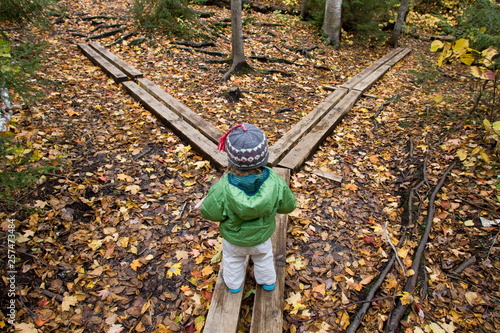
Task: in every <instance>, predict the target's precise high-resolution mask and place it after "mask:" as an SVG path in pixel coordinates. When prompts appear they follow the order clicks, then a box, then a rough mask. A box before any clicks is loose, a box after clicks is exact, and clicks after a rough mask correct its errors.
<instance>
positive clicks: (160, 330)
mask: <svg viewBox="0 0 500 333" xmlns="http://www.w3.org/2000/svg"><path fill="white" fill-rule="evenodd" d="M153 333H172V331H171V330H170V329H169V328H167V327H166V326H164V325H163V324H159V325H158V327H157V328H156V330H154V331H153Z"/></svg>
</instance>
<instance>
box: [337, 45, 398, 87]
mask: <svg viewBox="0 0 500 333" xmlns="http://www.w3.org/2000/svg"><path fill="white" fill-rule="evenodd" d="M402 51H403V48H401V47H398V48H395V49H393V50H391V52H389V53H387V54H386V55H385V56H383V57H382V58H380V59H378V60H376V61H374V62H373V63H372V64H371V65H370V66H368V67H366V68H365V69H363V70H362V71H361V72H359V73H358V74H356V75H355V76H354V77H352V78H350V79H349V80H347V81H346V82H345V83H343V84H342V85H341V87H342V88H346V89H352V88H354V87H355V86H356V85H357V84H358V83H359V82H360V81H361V80H363V79H364V78H365V77H367V76H368V75H370V74H371V73H372V72H373V71H374V70H376V69H377V68H379V67H380V66H381V65H383V64H385V63H386V62H388V61H390V60H391V59H393V58H394V57H395V56H397V55H398V54H399V53H400V52H402Z"/></svg>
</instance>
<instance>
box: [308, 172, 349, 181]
mask: <svg viewBox="0 0 500 333" xmlns="http://www.w3.org/2000/svg"><path fill="white" fill-rule="evenodd" d="M311 172H312V173H314V174H315V175H317V176H319V177H323V178H326V179H329V180H332V181H334V182H336V183H338V184H342V176H339V175H337V174H335V173H333V172H328V171H323V170H321V169H314V170H312V171H311Z"/></svg>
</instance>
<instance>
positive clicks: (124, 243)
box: [119, 237, 129, 247]
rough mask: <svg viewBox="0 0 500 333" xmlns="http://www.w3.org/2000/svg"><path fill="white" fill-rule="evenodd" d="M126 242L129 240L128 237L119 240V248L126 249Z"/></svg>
mask: <svg viewBox="0 0 500 333" xmlns="http://www.w3.org/2000/svg"><path fill="white" fill-rule="evenodd" d="M128 240H129V238H128V237H123V238H122V239H120V241H119V243H120V246H121V247H127V246H128Z"/></svg>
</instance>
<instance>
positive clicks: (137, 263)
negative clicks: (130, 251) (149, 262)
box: [130, 259, 142, 271]
mask: <svg viewBox="0 0 500 333" xmlns="http://www.w3.org/2000/svg"><path fill="white" fill-rule="evenodd" d="M141 266H142V262H141V261H140V259H135V260H134V261H132V263H131V264H130V267H132V269H133V270H134V271H137V268H138V267H141Z"/></svg>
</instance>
